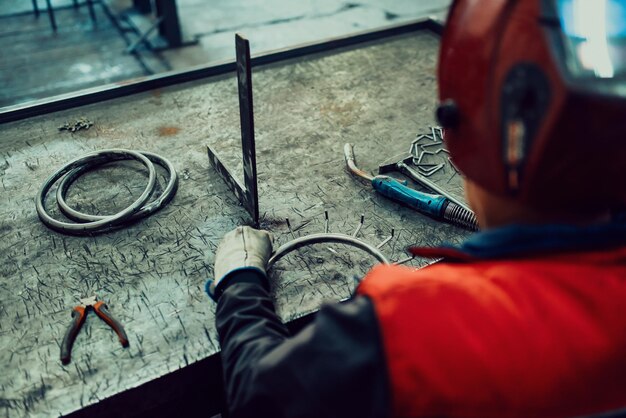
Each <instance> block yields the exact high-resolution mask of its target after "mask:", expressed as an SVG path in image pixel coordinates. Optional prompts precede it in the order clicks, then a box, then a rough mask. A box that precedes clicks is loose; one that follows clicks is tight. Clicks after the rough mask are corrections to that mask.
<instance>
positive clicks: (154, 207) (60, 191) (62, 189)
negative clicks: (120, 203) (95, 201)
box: [56, 151, 178, 223]
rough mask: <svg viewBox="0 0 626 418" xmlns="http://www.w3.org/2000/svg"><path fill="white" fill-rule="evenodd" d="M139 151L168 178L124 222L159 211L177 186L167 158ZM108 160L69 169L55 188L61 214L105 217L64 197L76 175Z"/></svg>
mask: <svg viewBox="0 0 626 418" xmlns="http://www.w3.org/2000/svg"><path fill="white" fill-rule="evenodd" d="M139 153H140V154H142V155H143V156H145V157H146V158H148V159H149V160H150V161H152V162H153V163H155V164H158V165H160V166H161V167H163V168H164V169H165V170H166V171H167V173H168V177H169V179H168V182H167V186H165V189H164V190H163V191H162V192H161V193H160V195H159V196H158V197H157V198H156V199H155V200H153V201H152V202H150V203H148V204H146V205H144V206H142V207H141V209H139V211H137V212H135V213H134V214H133V215H131V216H130V217H129V218H128V219H126V220H125V221H124V223H132V222H135V221H138V220H140V219H143V218H145V217H147V216H149V215H151V214H153V213H154V212H157V211H159V210H160V209H162V208H163V207H164V206H165V205H167V204H168V203H169V202H170V201H171V200H172V199H173V198H174V195H175V194H176V190H177V187H178V176H177V174H176V169H175V168H174V166H173V165H172V163H171V162H170V161H169V160H167V159H165V158H163V157H161V156H160V155H157V154H154V153H151V152H147V151H139ZM109 162H111V160H93V161H90V162H89V163H87V164H84V165H83V166H81V167H79V168H75V169H74V170H72V171H70V172H69V173H67V174H66V175H65V176H64V177H63V178H62V179H61V183H59V187H58V188H57V193H56V199H57V205H58V206H59V210H60V211H61V213H63V215H65V216H67V217H68V218H69V219H71V220H73V221H76V222H93V221H98V220H100V219H104V218H106V216H102V215H90V214H87V213H83V212H79V211H77V210H76V209H73V208H72V207H70V206H69V205H68V204H67V202H66V201H65V198H66V196H67V192H68V190H69V189H70V187H71V186H72V183H73V182H74V181H76V179H78V177H80V176H81V175H83V174H84V173H86V172H87V171H90V170H93V169H94V168H97V167H98V166H101V165H104V164H107V163H109Z"/></svg>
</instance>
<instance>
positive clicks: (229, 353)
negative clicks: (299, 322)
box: [216, 282, 288, 416]
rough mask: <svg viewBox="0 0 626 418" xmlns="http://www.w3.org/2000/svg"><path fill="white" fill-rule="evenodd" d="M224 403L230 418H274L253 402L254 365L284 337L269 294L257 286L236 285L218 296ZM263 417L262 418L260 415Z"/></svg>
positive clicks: (256, 389)
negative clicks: (226, 404)
mask: <svg viewBox="0 0 626 418" xmlns="http://www.w3.org/2000/svg"><path fill="white" fill-rule="evenodd" d="M216 325H217V331H218V335H219V339H220V345H221V349H222V353H221V357H222V365H223V370H224V383H225V390H226V395H227V400H228V404H229V407H230V409H231V413H233V416H249V414H252V413H254V414H261V415H258V416H265V415H267V416H270V415H276V411H273V410H272V407H271V406H270V405H265V404H264V403H262V402H261V403H259V402H256V401H255V400H254V399H255V397H257V392H258V391H259V388H258V385H257V384H256V381H257V380H258V376H256V371H258V369H259V367H258V363H259V362H260V361H261V359H262V358H263V357H264V356H265V355H267V353H268V352H270V351H271V350H272V349H274V348H275V347H276V346H277V345H280V344H281V343H282V342H284V341H285V339H286V338H287V336H288V331H287V329H286V328H285V326H284V325H283V324H282V322H281V321H280V319H279V318H278V316H277V315H276V313H275V311H274V304H273V302H272V300H271V298H270V295H269V292H268V291H267V290H266V289H265V287H264V286H262V285H261V284H258V283H249V282H248V283H236V284H233V285H231V286H229V287H228V288H227V289H226V290H225V291H224V293H223V294H222V296H221V298H220V300H219V302H218V305H217V313H216ZM264 414H265V415H264Z"/></svg>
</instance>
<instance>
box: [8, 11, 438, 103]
mask: <svg viewBox="0 0 626 418" xmlns="http://www.w3.org/2000/svg"><path fill="white" fill-rule="evenodd" d="M449 2H450V0H359V1H354V2H346V1H341V0H292V1H288V0H3V1H0V107H6V106H11V105H17V104H21V103H25V102H28V101H32V100H37V99H44V98H47V97H50V96H55V95H59V94H65V93H70V92H75V91H77V90H82V89H86V88H91V87H96V86H100V85H104V84H108V83H119V82H124V81H126V80H129V79H133V78H136V77H141V76H146V75H151V74H157V73H162V72H167V71H172V70H182V69H186V68H190V67H193V66H198V65H206V64H209V63H214V62H218V61H223V60H229V59H233V58H234V44H233V34H234V33H235V32H237V31H241V32H243V33H244V34H246V36H248V37H249V38H250V40H251V45H252V51H253V53H260V52H264V51H269V50H275V49H280V48H285V47H289V46H293V45H296V44H302V43H307V42H313V41H317V40H321V39H325V38H330V37H336V36H343V35H349V34H352V33H355V32H359V31H362V30H369V29H374V28H377V27H383V26H386V25H391V24H395V23H402V22H406V21H408V20H413V19H416V18H420V17H424V16H438V17H441V16H443V15H445V13H446V11H447V6H448V4H449Z"/></svg>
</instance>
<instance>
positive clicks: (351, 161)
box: [343, 144, 374, 181]
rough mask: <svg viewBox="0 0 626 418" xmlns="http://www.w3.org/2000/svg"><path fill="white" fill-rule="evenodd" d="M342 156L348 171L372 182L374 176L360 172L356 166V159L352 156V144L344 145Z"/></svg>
mask: <svg viewBox="0 0 626 418" xmlns="http://www.w3.org/2000/svg"><path fill="white" fill-rule="evenodd" d="M343 156H344V158H345V159H346V165H347V166H348V169H349V170H350V171H351V172H352V173H353V174H355V175H357V176H359V177H361V178H363V179H365V180H369V181H372V180H374V176H371V175H369V174H367V173H366V172H365V171H363V170H361V169H360V168H358V167H357V166H356V157H355V156H354V147H353V146H352V144H346V145H344V147H343Z"/></svg>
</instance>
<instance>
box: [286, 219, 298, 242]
mask: <svg viewBox="0 0 626 418" xmlns="http://www.w3.org/2000/svg"><path fill="white" fill-rule="evenodd" d="M285 222H287V228H289V233H290V234H291V237H292V238H293V239H296V236H295V235H294V233H293V230H292V229H291V223H290V222H289V218H285Z"/></svg>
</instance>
